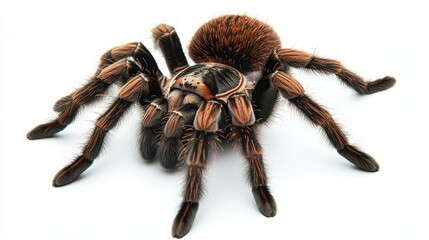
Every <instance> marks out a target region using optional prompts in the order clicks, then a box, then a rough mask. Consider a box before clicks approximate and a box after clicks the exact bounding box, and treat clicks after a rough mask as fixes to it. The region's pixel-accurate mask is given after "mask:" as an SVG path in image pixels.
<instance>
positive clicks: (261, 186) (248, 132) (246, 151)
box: [227, 94, 277, 217]
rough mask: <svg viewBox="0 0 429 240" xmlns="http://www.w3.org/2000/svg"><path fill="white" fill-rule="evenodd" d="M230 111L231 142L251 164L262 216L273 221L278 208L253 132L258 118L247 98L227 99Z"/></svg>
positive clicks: (257, 200)
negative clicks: (269, 187) (268, 183)
mask: <svg viewBox="0 0 429 240" xmlns="http://www.w3.org/2000/svg"><path fill="white" fill-rule="evenodd" d="M228 111H229V114H230V116H231V121H232V125H231V126H230V129H229V133H228V136H227V138H228V141H230V142H233V143H234V144H235V145H236V146H237V147H238V148H239V149H241V152H242V154H243V156H244V157H245V159H246V160H247V162H248V174H249V181H250V183H251V186H252V192H253V196H254V198H255V201H256V204H257V206H258V208H259V210H260V212H261V213H262V214H263V215H264V216H266V217H274V216H275V215H276V212H277V205H276V202H275V200H274V198H273V196H272V195H271V193H270V191H269V189H268V186H267V176H266V174H265V166H264V162H263V158H262V146H261V144H260V143H259V141H258V139H257V137H256V133H255V130H254V123H255V116H254V113H253V109H252V104H251V102H250V99H249V98H248V97H247V96H246V95H245V94H236V95H232V96H231V97H230V98H229V99H228Z"/></svg>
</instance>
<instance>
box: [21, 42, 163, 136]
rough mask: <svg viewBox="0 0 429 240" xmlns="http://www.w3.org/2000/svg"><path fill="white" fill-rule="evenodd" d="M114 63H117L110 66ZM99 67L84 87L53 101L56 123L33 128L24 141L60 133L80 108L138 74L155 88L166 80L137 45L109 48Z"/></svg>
mask: <svg viewBox="0 0 429 240" xmlns="http://www.w3.org/2000/svg"><path fill="white" fill-rule="evenodd" d="M128 57H132V58H133V59H134V60H131V59H129V58H128ZM115 60H117V61H116V62H114V63H113V64H110V63H111V62H113V61H115ZM109 64H110V65H109ZM99 67H100V68H99V69H98V70H97V72H96V75H94V77H92V78H91V79H90V81H89V82H88V83H87V84H86V85H85V86H83V87H82V88H80V89H78V90H76V91H75V92H73V93H72V94H70V95H68V96H65V97H63V98H61V99H60V100H58V101H57V103H56V104H55V105H54V109H55V110H56V111H59V112H60V114H59V116H58V117H57V119H55V120H52V121H51V122H49V123H46V124H42V125H39V126H37V127H36V128H34V129H33V130H31V131H30V132H29V133H28V134H27V138H28V139H30V140H34V139H40V138H46V137H50V136H52V135H54V134H56V133H58V132H60V131H62V130H64V129H65V128H66V127H67V125H69V124H70V123H71V122H72V121H73V120H74V118H75V116H76V115H77V113H78V112H79V110H80V109H81V107H83V106H86V105H88V104H91V103H93V102H95V101H96V100H97V99H99V98H100V96H101V95H103V94H104V93H105V92H106V91H107V90H108V88H109V87H110V86H111V85H112V84H113V83H116V82H120V83H125V82H126V81H127V80H128V79H129V78H130V77H131V76H133V75H134V74H136V73H137V72H138V71H140V72H142V73H144V74H146V75H147V76H148V77H150V78H154V79H156V80H157V81H158V83H159V84H164V85H165V84H166V83H165V82H166V77H165V76H164V75H162V73H161V71H160V70H159V69H158V66H157V65H156V62H155V60H154V59H153V57H152V55H151V54H150V52H149V51H148V50H147V48H146V47H145V46H144V45H143V44H141V43H129V44H125V45H123V46H120V47H116V48H113V49H112V50H110V51H108V52H107V53H105V54H104V55H103V57H102V60H101V63H100V65H99ZM158 83H157V84H158Z"/></svg>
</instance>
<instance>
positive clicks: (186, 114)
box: [159, 104, 198, 169]
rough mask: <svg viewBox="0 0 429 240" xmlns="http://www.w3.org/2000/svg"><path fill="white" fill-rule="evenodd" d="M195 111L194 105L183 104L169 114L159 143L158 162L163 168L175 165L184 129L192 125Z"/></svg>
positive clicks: (195, 106) (196, 107)
mask: <svg viewBox="0 0 429 240" xmlns="http://www.w3.org/2000/svg"><path fill="white" fill-rule="evenodd" d="M197 109H198V106H197V105H195V104H185V105H183V106H179V107H176V108H175V109H174V110H173V111H172V112H171V113H170V114H169V116H168V120H167V122H166V123H165V125H164V129H163V134H162V135H161V139H160V143H159V153H160V160H161V165H162V166H163V167H164V168H167V169H171V168H173V167H175V166H176V165H177V163H178V159H179V153H180V149H181V148H182V137H183V135H184V134H185V133H184V132H185V129H184V128H185V126H186V125H191V124H192V121H193V120H194V117H195V113H196V111H197Z"/></svg>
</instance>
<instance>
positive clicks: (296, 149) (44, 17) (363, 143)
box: [0, 0, 429, 240]
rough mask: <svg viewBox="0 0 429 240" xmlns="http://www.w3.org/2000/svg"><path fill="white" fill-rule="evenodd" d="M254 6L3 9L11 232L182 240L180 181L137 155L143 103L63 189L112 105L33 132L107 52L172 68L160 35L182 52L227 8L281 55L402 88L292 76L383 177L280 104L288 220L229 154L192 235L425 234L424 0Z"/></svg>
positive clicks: (269, 135)
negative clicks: (300, 54)
mask: <svg viewBox="0 0 429 240" xmlns="http://www.w3.org/2000/svg"><path fill="white" fill-rule="evenodd" d="M230 2H233V3H230ZM247 2H249V1H224V0H217V1H198V2H197V1H195V2H185V1H175V2H174V3H173V2H171V3H168V2H164V1H161V0H157V1H125V0H123V1H117V2H114V1H53V0H52V1H46V0H43V1H22V0H14V1H2V2H1V3H0V81H1V84H0V108H1V111H0V112H1V117H0V239H3V240H11V239H44V240H49V239H62V240H67V239H80V240H86V239H130V240H133V239H171V235H170V230H171V223H172V221H173V218H174V216H175V214H176V211H177V210H178V206H179V204H180V202H181V189H182V182H183V173H182V172H181V171H176V172H172V173H171V172H166V171H165V170H163V169H162V168H161V166H160V165H159V163H158V162H153V163H147V162H144V161H143V160H141V159H140V157H139V154H138V148H137V146H138V144H137V142H138V126H139V118H140V117H141V113H139V111H138V109H137V108H136V109H134V110H133V112H132V113H131V114H128V115H127V118H126V119H125V120H124V121H122V123H121V124H120V127H118V128H116V129H115V130H113V131H111V134H110V135H109V138H108V144H107V145H108V146H107V148H106V149H105V151H104V153H103V154H102V155H101V156H100V157H99V158H98V159H97V161H96V162H95V164H94V165H93V166H92V167H91V168H90V169H89V170H88V171H87V172H85V174H84V175H83V176H82V177H81V178H80V179H79V180H78V181H77V182H75V183H73V184H71V185H68V186H66V187H63V188H53V187H52V186H51V180H52V177H53V176H54V174H55V173H56V171H57V170H59V169H60V168H61V167H63V166H65V165H66V164H67V163H68V162H69V161H71V160H72V159H73V158H74V157H75V156H76V155H77V154H79V152H80V149H81V147H82V144H83V143H84V142H85V141H86V140H85V139H86V138H87V136H88V133H89V132H90V131H91V128H92V126H93V122H94V119H96V118H97V116H98V114H100V113H102V112H103V109H105V107H106V104H98V105H96V106H95V107H93V108H88V109H85V111H83V113H82V114H80V116H79V117H78V118H77V120H76V121H75V123H73V124H72V125H70V127H68V128H67V129H66V130H64V131H63V132H61V133H60V134H58V135H57V136H56V137H54V138H50V139H44V140H39V141H29V140H27V139H26V137H25V135H26V133H27V132H28V131H29V130H30V129H32V128H33V127H34V126H36V125H37V124H40V123H44V122H46V121H48V120H50V119H52V118H53V117H55V116H56V114H55V113H54V112H53V111H52V110H51V107H52V105H53V103H54V102H55V101H56V100H57V99H58V98H60V97H62V96H63V95H66V94H68V93H69V92H71V91H72V90H73V89H75V88H77V87H79V86H80V85H81V84H82V83H84V82H85V80H86V79H87V78H88V77H89V76H91V74H92V73H93V72H94V70H95V68H96V66H97V61H98V59H99V57H100V55H101V54H102V53H104V51H105V50H107V49H109V48H111V47H113V46H117V45H121V44H123V43H127V42H132V41H142V42H143V43H144V44H145V45H147V46H148V48H149V49H150V50H151V51H152V53H153V54H154V56H155V58H156V60H157V61H158V62H159V64H160V66H161V67H162V69H163V70H164V73H167V69H166V67H165V64H164V60H163V59H162V57H161V53H160V51H157V50H156V49H155V48H154V45H153V41H152V38H151V33H150V31H151V29H152V28H153V27H155V26H156V25H157V24H159V23H167V24H170V25H173V26H175V28H176V30H177V32H178V33H179V35H180V37H181V40H182V43H183V45H184V47H185V49H186V48H187V44H188V43H189V41H190V38H191V37H192V35H193V33H194V31H195V30H196V29H197V28H198V27H199V26H200V25H201V24H203V23H204V22H206V21H207V20H209V19H211V18H213V17H216V16H219V15H221V14H226V13H241V14H242V13H246V14H248V15H250V16H254V17H257V18H259V19H260V20H263V21H266V22H267V23H269V24H271V25H272V26H274V28H275V29H276V30H277V32H278V34H279V35H280V37H281V39H282V41H283V42H282V44H283V46H284V47H293V48H297V49H301V50H305V51H308V52H312V53H313V52H314V53H316V54H318V55H321V56H324V57H330V58H334V59H339V60H341V61H342V62H343V63H344V64H345V65H346V66H347V67H348V68H350V69H352V70H353V71H355V72H357V73H359V74H360V75H362V76H364V77H365V78H366V79H376V78H379V77H383V76H385V75H391V76H394V77H396V78H397V80H398V82H397V85H396V86H395V87H394V88H392V89H390V90H388V91H385V92H381V93H377V94H375V95H371V96H364V97H361V96H358V95H357V94H356V93H355V92H353V91H352V90H350V89H348V88H346V87H344V86H342V85H341V84H340V83H339V80H338V79H336V78H335V77H332V76H317V75H315V74H309V73H304V72H301V71H294V75H295V77H296V78H297V79H299V80H300V81H301V82H302V84H303V85H304V86H305V88H306V90H307V92H308V93H309V94H310V95H311V96H312V97H313V98H314V99H316V100H317V101H318V102H320V103H321V104H323V105H324V106H327V107H328V108H329V109H330V111H331V112H332V113H333V115H334V117H335V119H337V121H338V122H339V123H341V124H342V126H344V127H343V128H344V130H345V131H347V132H348V133H349V135H350V139H351V142H353V143H356V144H357V145H358V146H360V147H361V148H362V149H364V150H365V151H367V152H368V153H370V154H371V155H373V156H374V157H375V158H376V159H377V160H378V162H379V163H380V166H381V170H380V171H379V172H378V173H367V172H363V171H359V170H357V169H355V168H354V167H353V166H352V165H351V164H350V163H348V162H347V161H346V160H344V159H343V158H342V157H341V156H339V155H338V154H337V153H336V151H335V150H334V149H333V148H332V147H331V146H329V144H327V141H325V140H324V137H323V136H322V134H321V131H320V130H319V129H318V128H316V127H313V126H311V125H310V124H308V122H307V121H305V120H304V119H303V118H302V117H301V116H300V114H299V113H297V112H296V111H293V110H291V108H290V106H289V105H288V104H287V103H286V101H282V102H281V104H280V107H279V109H278V110H279V111H278V112H277V116H276V118H275V119H274V120H273V121H271V123H270V124H269V126H268V127H266V128H263V129H262V131H261V132H260V139H261V142H262V143H263V145H264V151H265V159H266V162H267V164H268V166H269V173H270V186H271V189H272V192H273V195H274V197H275V199H276V201H277V204H278V214H277V216H276V217H274V218H270V219H267V218H265V217H263V216H262V215H261V214H260V213H259V212H258V210H257V207H256V205H255V203H254V200H253V196H252V194H251V191H250V187H249V186H248V185H247V184H246V181H245V180H244V179H245V177H244V175H245V174H244V166H245V165H244V164H243V163H244V161H243V160H242V158H241V156H240V155H239V154H238V153H237V152H234V151H232V150H231V149H225V151H224V152H220V153H219V154H218V156H217V157H216V158H215V159H213V161H212V162H211V165H210V167H209V169H208V171H207V174H206V188H207V194H206V196H205V197H204V200H203V201H202V203H201V204H200V209H199V212H198V215H197V217H196V219H195V222H194V225H193V228H192V230H191V232H190V233H189V234H188V235H187V236H186V238H185V239H189V240H190V239H233V238H238V237H239V238H240V239H258V238H259V239H294V240H299V239H349V240H352V239H429V230H427V228H426V229H425V227H427V226H428V225H427V224H428V223H429V215H428V214H429V207H428V204H427V203H428V202H429V192H428V191H429V163H428V162H429V159H428V158H427V154H426V152H427V148H428V143H429V142H428V137H427V135H428V133H429V131H428V122H429V121H428V117H427V115H425V113H426V112H427V107H426V104H427V103H428V100H429V99H428V97H427V88H428V87H429V84H428V81H429V79H428V70H427V69H428V68H427V66H428V58H427V56H428V53H429V51H428V43H429V38H428V36H427V33H428V29H429V28H428V24H427V23H428V22H429V18H428V17H427V9H428V7H427V6H425V3H424V2H425V1H423V0H422V1H370V2H371V3H364V2H363V1H356V2H348V3H346V2H345V1H330V0H323V1H314V2H313V1H302V0H299V1H297V0H293V1H281V2H280V1H279V2H275V1H269V0H266V1H255V3H251V4H250V3H247ZM110 96H114V92H111V93H110Z"/></svg>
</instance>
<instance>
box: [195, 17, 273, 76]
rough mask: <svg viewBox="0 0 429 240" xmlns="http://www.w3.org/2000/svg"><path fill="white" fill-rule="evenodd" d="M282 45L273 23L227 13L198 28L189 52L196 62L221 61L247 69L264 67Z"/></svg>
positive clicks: (241, 69) (243, 70)
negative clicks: (271, 24) (269, 23)
mask: <svg viewBox="0 0 429 240" xmlns="http://www.w3.org/2000/svg"><path fill="white" fill-rule="evenodd" d="M280 46H281V44H280V38H279V37H278V35H277V34H276V32H275V31H274V30H273V28H272V27H271V26H269V25H267V24H265V23H263V22H261V21H259V20H257V19H254V18H251V17H248V16H244V15H225V16H221V17H218V18H215V19H212V20H210V21H209V22H207V23H205V24H204V25H203V26H201V27H200V28H199V29H198V30H197V32H196V33H195V35H194V37H193V38H192V41H191V43H190V45H189V55H190V57H191V58H192V60H194V61H195V62H197V63H202V62H215V63H222V64H226V65H229V66H232V67H234V68H236V69H237V70H239V71H241V72H243V73H246V72H253V71H259V70H261V69H262V68H263V67H264V65H265V63H266V61H267V59H268V57H269V56H270V54H271V52H272V51H273V50H276V49H279V48H280Z"/></svg>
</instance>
